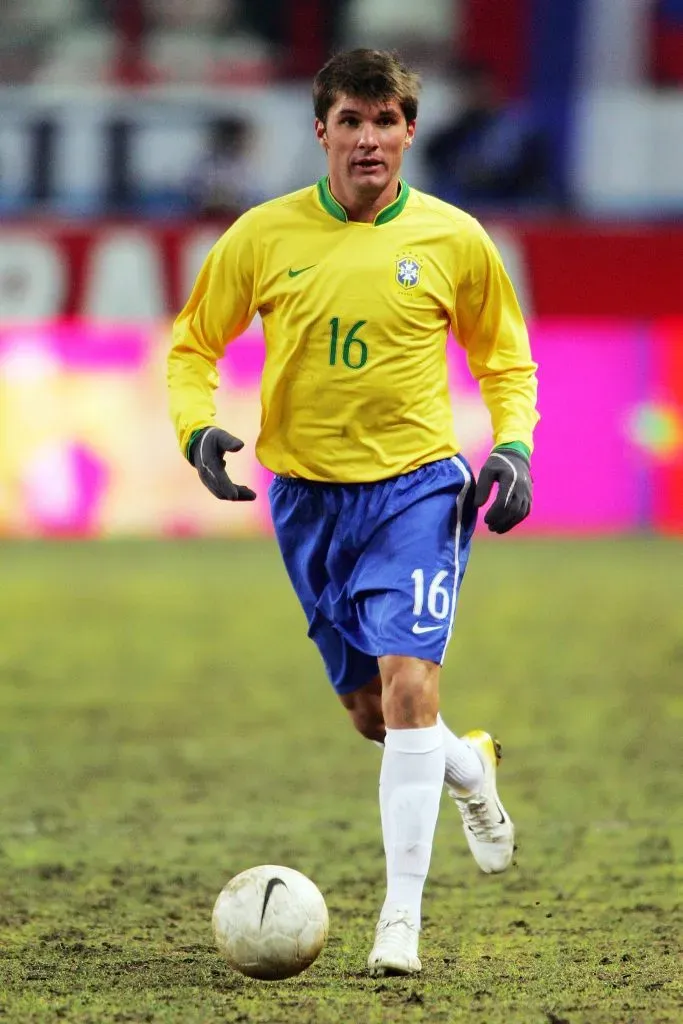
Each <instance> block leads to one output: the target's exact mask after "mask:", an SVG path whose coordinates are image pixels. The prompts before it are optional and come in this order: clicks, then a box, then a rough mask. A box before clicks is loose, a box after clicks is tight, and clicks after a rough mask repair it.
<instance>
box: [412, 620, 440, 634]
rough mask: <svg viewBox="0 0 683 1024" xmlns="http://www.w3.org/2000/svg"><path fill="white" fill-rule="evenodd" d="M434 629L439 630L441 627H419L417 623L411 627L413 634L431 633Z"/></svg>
mask: <svg viewBox="0 0 683 1024" xmlns="http://www.w3.org/2000/svg"><path fill="white" fill-rule="evenodd" d="M435 629H441V626H421V625H420V623H419V622H416V623H415V624H414V625H413V633H431V632H433V630H435Z"/></svg>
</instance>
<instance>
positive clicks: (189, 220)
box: [0, 0, 683, 536]
mask: <svg viewBox="0 0 683 1024" xmlns="http://www.w3.org/2000/svg"><path fill="white" fill-rule="evenodd" d="M358 45H362V46H373V47H390V48H396V49H398V50H399V51H400V53H401V54H402V56H403V57H404V58H405V59H406V60H407V61H408V62H410V63H412V64H413V65H414V66H416V67H417V68H418V69H419V70H420V71H421V72H422V75H423V81H424V88H423V94H422V99H421V108H420V115H419V118H418V132H417V138H416V144H415V145H414V147H413V149H412V151H411V154H410V156H409V158H408V160H407V163H406V170H405V174H406V177H407V178H408V180H409V181H410V182H411V183H413V184H414V185H415V186H417V187H419V188H423V189H426V190H427V191H430V192H433V193H435V194H436V195H439V196H441V197H443V198H444V199H446V200H448V201H450V202H453V203H455V204H457V205H461V206H464V207H465V208H466V209H468V210H470V211H471V212H473V213H475V214H476V215H477V216H478V217H479V218H480V219H481V220H482V221H483V223H484V224H485V226H486V227H487V229H488V230H489V231H490V233H491V234H492V236H493V237H494V239H495V240H496V242H497V244H498V245H499V247H500V249H501V252H502V254H503V256H504V259H505V261H506V265H507V267H508V270H509V272H510V274H511V276H512V278H513V280H514V282H515V285H516V287H517V290H518V294H519V296H520V299H521V301H522V304H523V306H524V309H525V312H526V315H527V317H528V321H529V326H530V331H531V335H532V343H533V348H534V354H535V356H536V358H537V359H538V361H539V363H540V366H541V369H540V385H541V389H540V409H541V413H542V417H543V419H542V423H541V425H540V427H539V431H538V447H537V452H536V455H535V459H534V467H535V476H536V480H537V500H536V508H535V514H534V516H533V517H532V520H531V521H530V522H529V524H528V525H526V526H525V527H524V529H525V530H527V532H534V531H535V532H546V533H558V534H565V533H578V532H592V533H606V532H616V531H631V530H634V529H641V530H655V531H664V532H670V533H680V532H683V288H682V287H681V282H683V0H629V2H628V3H624V2H623V0H563V2H562V3H557V2H556V0H507V2H506V3H504V4H502V3H500V2H499V0H420V2H419V3H416V2H415V0H290V2H287V0H193V2H192V3H191V4H190V3H187V2H185V0H5V2H4V3H3V5H2V9H1V10H0V217H1V221H0V535H5V536H100V535H164V536H190V535H195V534H226V533H238V534H247V533H254V532H256V533H258V532H267V531H268V530H269V523H268V513H267V508H266V504H265V486H266V484H267V474H266V473H265V472H264V471H263V470H261V469H260V468H259V467H258V465H257V464H256V462H255V460H254V458H253V454H252V453H253V442H254V440H255V437H256V432H257V429H258V422H259V409H258V389H259V375H260V370H261V365H262V359H263V354H262V337H261V332H260V329H259V325H258V323H255V324H253V325H252V328H251V329H250V330H249V331H248V332H247V334H245V335H244V336H243V337H242V338H241V339H239V340H238V341H237V342H235V343H234V344H233V345H232V346H230V348H229V349H228V352H227V355H226V358H225V360H224V362H223V365H222V367H221V374H222V380H223V388H222V391H221V394H220V399H219V404H220V409H219V420H220V421H221V422H224V423H225V424H226V426H228V427H229V429H230V430H231V431H233V432H234V433H236V434H238V435H240V436H242V437H243V438H244V440H245V441H246V448H245V450H244V451H243V452H242V453H240V455H239V456H236V457H235V462H236V465H237V467H238V468H237V469H236V471H235V475H236V476H237V477H239V479H240V481H241V482H243V483H246V484H250V485H252V486H254V487H255V489H256V490H257V491H259V495H260V499H259V502H258V503H257V507H256V514H254V510H253V509H249V508H247V509H245V508H244V507H235V508H231V509H230V510H229V511H230V514H229V515H226V510H225V507H224V506H223V505H221V504H220V503H218V502H216V501H215V500H214V499H212V498H211V496H210V495H209V494H208V492H206V491H205V490H204V489H203V488H201V487H200V486H198V485H197V484H196V482H195V481H194V480H193V478H192V470H191V468H190V467H189V466H188V465H187V464H186V463H185V462H184V460H183V459H182V458H181V457H180V454H179V453H178V451H177V449H176V445H175V439H174V436H173V432H172V429H171V425H170V422H169V419H168V414H167V411H166V394H165V379H164V361H165V356H166V352H167V349H168V345H169V337H170V324H171V321H172V318H173V316H174V315H175V313H176V312H177V311H178V309H179V308H180V307H181V305H182V304H183V301H184V299H185V297H186V296H187V294H188V292H189V289H190V287H191V284H192V281H193V279H194V276H195V274H196V272H197V270H198V268H199V266H200V264H201V261H202V259H203V258H204V256H205V254H206V252H207V251H208V248H209V247H210V245H211V244H212V243H213V242H214V241H215V239H216V238H217V237H218V236H219V235H220V234H221V233H222V231H224V230H225V229H226V227H227V226H228V225H229V224H230V223H231V221H232V220H233V219H234V218H235V217H236V216H237V215H239V213H240V212H241V211H243V210H244V209H246V208H248V207H249V206H250V205H252V204H254V203H257V202H260V201H262V200H265V199H268V198H270V197H273V196H275V195H278V194H281V193H283V192H287V191H290V190H293V189H296V188H299V187H302V186H304V185H306V184H308V183H310V182H312V181H313V180H315V179H316V178H317V177H319V176H320V175H321V174H322V173H323V171H324V162H323V158H322V154H321V152H320V150H319V148H318V146H317V144H316V142H315V139H314V135H313V131H312V118H313V115H312V110H311V100H310V85H311V78H312V76H313V74H314V73H315V71H316V70H317V69H318V68H319V67H320V65H321V64H322V63H323V62H324V61H325V59H326V58H327V57H328V56H329V54H330V53H331V52H332V51H333V50H334V49H338V48H345V47H351V46H358ZM451 357H452V367H451V369H452V386H453V400H454V413H455V416H456V422H457V426H458V430H459V434H460V437H461V440H462V443H463V448H464V450H465V452H466V453H467V454H468V456H469V457H470V458H471V459H472V460H473V462H474V464H475V466H476V465H478V464H479V463H480V462H481V460H482V458H483V456H484V455H485V453H486V451H487V449H488V447H489V445H490V432H489V424H488V418H487V415H486V412H485V410H484V409H483V408H482V406H481V403H480V401H479V398H478V395H477V392H476V388H474V387H473V385H472V383H471V381H469V379H468V376H467V373H466V370H465V368H464V364H463V362H462V358H461V354H460V352H459V351H458V349H457V346H455V345H453V346H452V347H451ZM141 439H144V443H141ZM150 446H152V447H153V448H154V450H155V452H156V455H155V459H154V460H153V461H152V462H150V458H149V452H150ZM568 451H570V452H572V453H573V454H574V455H575V465H576V474H577V475H581V476H582V478H585V476H586V475H588V476H590V478H591V487H590V490H591V500H590V502H589V503H586V502H585V500H581V501H579V500H577V498H576V494H577V482H576V480H575V479H573V478H572V477H570V475H569V474H567V472H566V466H567V458H566V453H567V452H568ZM558 452H561V453H562V457H561V458H559V457H558Z"/></svg>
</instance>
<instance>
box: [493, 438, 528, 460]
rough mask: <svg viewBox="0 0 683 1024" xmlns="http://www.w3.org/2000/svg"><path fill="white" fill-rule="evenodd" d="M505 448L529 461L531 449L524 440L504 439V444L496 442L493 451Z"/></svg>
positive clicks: (500, 450)
mask: <svg viewBox="0 0 683 1024" xmlns="http://www.w3.org/2000/svg"><path fill="white" fill-rule="evenodd" d="M506 449H507V450H508V451H510V450H512V451H513V452H517V454H518V455H523V456H524V458H525V459H526V460H527V462H530V461H531V449H530V448H529V447H528V446H527V445H525V444H524V441H506V442H505V444H497V445H496V446H495V448H494V449H493V451H494V452H504V451H505V450H506Z"/></svg>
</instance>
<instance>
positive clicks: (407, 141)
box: [403, 121, 415, 149]
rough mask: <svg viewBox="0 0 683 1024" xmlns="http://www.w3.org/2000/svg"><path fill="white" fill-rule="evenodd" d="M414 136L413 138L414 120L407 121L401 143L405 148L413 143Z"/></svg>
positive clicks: (408, 147)
mask: <svg viewBox="0 0 683 1024" xmlns="http://www.w3.org/2000/svg"><path fill="white" fill-rule="evenodd" d="M414 138H415V122H414V121H408V124H407V126H406V137H405V142H404V143H403V146H404V148H405V149H410V147H411V146H412V144H413V139H414Z"/></svg>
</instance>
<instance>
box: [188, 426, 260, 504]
mask: <svg viewBox="0 0 683 1024" xmlns="http://www.w3.org/2000/svg"><path fill="white" fill-rule="evenodd" d="M240 448H244V441H240V439H239V437H233V436H232V434H229V433H228V432H227V430H221V429H220V427H206V428H205V429H204V430H202V431H201V433H199V434H197V436H196V437H195V439H194V441H193V442H192V450H191V452H190V457H191V459H192V464H193V465H194V467H195V469H196V470H197V472H198V473H199V479H200V480H201V482H202V483H203V484H204V486H205V487H208V489H209V490H210V491H211V493H212V494H214V495H215V496H216V497H217V498H220V499H221V501H253V500H254V498H255V497H256V495H255V493H254V492H253V491H252V489H251V487H245V486H244V485H243V484H234V483H233V482H232V480H231V479H230V477H229V476H228V474H227V473H226V471H225V459H224V458H223V456H224V455H225V453H226V452H238V451H239V450H240Z"/></svg>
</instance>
